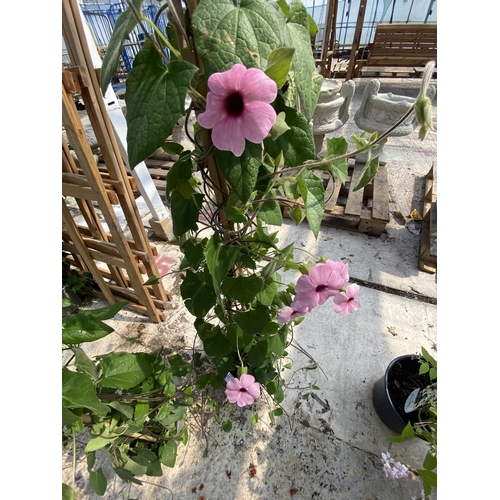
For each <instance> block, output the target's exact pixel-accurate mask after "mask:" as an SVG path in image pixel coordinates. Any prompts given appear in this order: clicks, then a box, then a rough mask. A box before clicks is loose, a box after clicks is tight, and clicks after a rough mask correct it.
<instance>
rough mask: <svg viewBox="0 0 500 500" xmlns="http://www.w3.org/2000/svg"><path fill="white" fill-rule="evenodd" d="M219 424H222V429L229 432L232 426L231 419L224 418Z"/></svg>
mask: <svg viewBox="0 0 500 500" xmlns="http://www.w3.org/2000/svg"><path fill="white" fill-rule="evenodd" d="M221 426H222V430H223V431H224V432H230V431H231V429H232V428H233V424H232V422H231V420H224V422H222V424H221Z"/></svg>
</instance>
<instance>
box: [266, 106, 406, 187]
mask: <svg viewBox="0 0 500 500" xmlns="http://www.w3.org/2000/svg"><path fill="white" fill-rule="evenodd" d="M414 109H415V105H414V104H413V105H412V106H411V108H410V109H409V110H408V111H407V112H406V113H405V114H404V115H403V116H402V117H401V118H400V119H399V120H398V121H397V122H396V123H395V124H394V125H393V126H392V127H390V128H389V129H388V130H386V131H385V132H384V133H383V134H381V135H380V136H378V137H377V138H376V139H375V140H374V141H373V142H370V143H369V144H367V145H366V146H365V147H363V148H360V149H358V150H356V151H353V152H351V153H346V154H344V155H341V156H337V157H336V158H329V159H328V160H320V161H314V162H311V163H306V164H304V165H302V166H300V167H286V168H283V169H281V170H279V171H277V172H273V173H272V174H266V175H263V176H262V177H259V180H262V179H268V178H270V177H274V176H276V175H282V174H283V173H286V172H295V171H297V170H299V173H300V171H301V170H303V169H304V168H306V169H308V170H309V169H312V168H317V167H323V166H326V165H329V164H330V163H333V162H337V161H340V160H345V159H349V158H353V157H354V156H356V155H358V154H360V153H364V152H365V151H368V150H369V149H371V148H372V147H373V146H376V145H377V144H380V142H381V141H383V140H384V139H385V138H386V137H387V136H388V135H389V134H390V133H391V132H392V131H393V130H395V129H396V128H398V127H399V126H400V125H401V124H402V123H403V122H404V121H405V120H406V119H407V118H408V117H409V116H410V115H411V113H413V111H414Z"/></svg>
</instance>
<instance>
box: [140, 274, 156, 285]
mask: <svg viewBox="0 0 500 500" xmlns="http://www.w3.org/2000/svg"><path fill="white" fill-rule="evenodd" d="M159 283H160V279H159V278H158V277H156V276H155V275H154V274H153V276H151V278H148V279H147V280H146V281H145V282H144V283H143V284H142V286H149V285H158V284H159Z"/></svg>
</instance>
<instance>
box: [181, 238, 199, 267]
mask: <svg viewBox="0 0 500 500" xmlns="http://www.w3.org/2000/svg"><path fill="white" fill-rule="evenodd" d="M182 251H183V252H184V257H185V258H186V261H187V262H188V264H189V265H190V266H191V267H192V268H193V269H198V267H199V266H200V264H201V261H202V259H203V246H202V245H201V244H200V243H196V242H195V241H193V240H192V239H188V240H187V241H186V243H184V244H183V245H182Z"/></svg>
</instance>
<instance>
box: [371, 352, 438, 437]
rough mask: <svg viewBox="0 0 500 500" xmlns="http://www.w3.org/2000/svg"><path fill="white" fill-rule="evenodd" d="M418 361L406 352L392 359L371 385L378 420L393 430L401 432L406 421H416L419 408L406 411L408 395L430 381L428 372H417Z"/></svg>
mask: <svg viewBox="0 0 500 500" xmlns="http://www.w3.org/2000/svg"><path fill="white" fill-rule="evenodd" d="M419 370H420V361H419V358H418V357H417V356H414V355H412V354H407V355H404V356H399V357H398V358H395V359H393V360H392V361H391V363H390V364H389V366H388V367H387V370H386V371H385V375H384V376H383V377H381V378H380V379H379V380H378V381H377V382H376V383H375V385H374V386H373V406H374V407H375V410H376V412H377V414H378V416H379V417H380V420H382V422H383V423H384V424H385V425H386V426H387V427H389V429H391V430H392V431H393V432H395V433H397V434H401V432H403V429H404V428H405V427H406V425H407V424H408V422H409V421H410V422H412V423H415V422H418V410H416V411H413V412H410V413H406V412H405V410H404V404H405V401H406V400H407V398H408V396H410V394H411V393H412V392H413V391H414V390H415V389H419V388H424V387H426V386H427V385H428V384H429V377H428V376H427V375H419Z"/></svg>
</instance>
